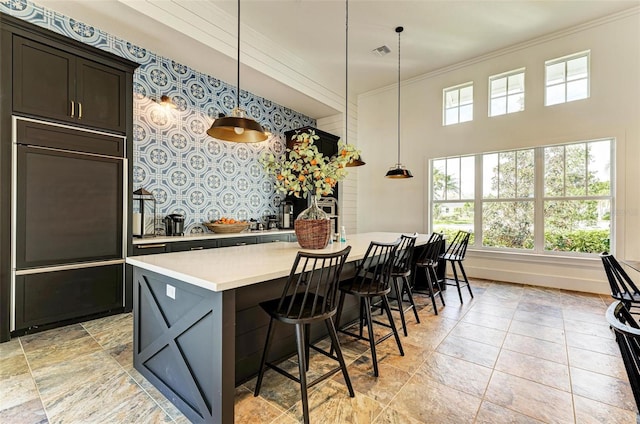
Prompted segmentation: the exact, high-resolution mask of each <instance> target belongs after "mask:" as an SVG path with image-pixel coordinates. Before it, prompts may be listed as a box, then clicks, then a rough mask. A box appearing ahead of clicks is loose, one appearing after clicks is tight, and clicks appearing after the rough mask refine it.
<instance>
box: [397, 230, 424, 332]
mask: <svg viewBox="0 0 640 424" xmlns="http://www.w3.org/2000/svg"><path fill="white" fill-rule="evenodd" d="M417 238H418V233H414V234H412V235H410V236H407V235H404V234H403V235H401V236H400V245H399V246H398V254H397V255H396V260H395V263H394V265H393V268H392V269H391V281H392V283H393V289H394V290H395V292H396V297H397V302H398V307H397V308H393V307H392V308H391V309H392V310H397V311H398V312H400V321H401V322H402V330H403V332H404V335H405V336H407V335H408V333H407V321H406V319H405V316H404V314H405V312H407V311H409V310H411V309H413V315H414V316H415V317H416V322H418V323H419V322H420V317H418V310H417V309H416V302H415V301H414V300H413V293H412V291H411V285H409V277H410V276H411V268H412V266H411V263H412V262H413V252H414V247H415V245H416V239H417ZM405 294H406V296H407V299H408V300H409V306H407V308H406V309H405V308H404V306H403V305H402V301H403V297H404V295H405Z"/></svg>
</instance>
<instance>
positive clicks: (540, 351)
mask: <svg viewBox="0 0 640 424" xmlns="http://www.w3.org/2000/svg"><path fill="white" fill-rule="evenodd" d="M502 348H503V349H507V350H513V351H516V352H520V353H524V354H527V355H531V356H536V357H538V358H542V359H547V360H549V361H554V362H558V363H560V364H567V363H568V361H567V348H566V347H565V345H564V344H559V343H552V342H548V341H546V340H540V339H536V338H533V337H528V336H521V335H519V334H513V333H508V334H507V337H506V338H505V339H504V344H503V346H502Z"/></svg>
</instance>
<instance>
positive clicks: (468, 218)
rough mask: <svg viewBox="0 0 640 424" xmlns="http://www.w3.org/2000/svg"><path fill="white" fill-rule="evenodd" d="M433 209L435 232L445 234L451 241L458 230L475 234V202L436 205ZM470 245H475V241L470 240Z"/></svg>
mask: <svg viewBox="0 0 640 424" xmlns="http://www.w3.org/2000/svg"><path fill="white" fill-rule="evenodd" d="M433 209H434V210H433V231H435V232H436V233H444V234H445V235H446V236H447V238H448V239H449V240H451V239H453V236H455V234H456V233H457V232H458V230H463V231H470V232H472V233H473V202H464V203H462V202H458V203H436V204H435V205H434V208H433ZM471 238H473V234H472V235H471ZM469 244H473V240H471V239H470V240H469Z"/></svg>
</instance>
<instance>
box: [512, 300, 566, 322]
mask: <svg viewBox="0 0 640 424" xmlns="http://www.w3.org/2000/svg"><path fill="white" fill-rule="evenodd" d="M517 312H529V313H532V314H542V315H545V316H549V317H554V318H562V317H563V316H562V307H561V306H559V305H558V304H557V301H556V303H553V304H551V305H548V304H546V303H536V298H527V296H526V295H523V296H522V299H521V300H520V303H518V307H517V308H516V313H517ZM514 315H515V314H514Z"/></svg>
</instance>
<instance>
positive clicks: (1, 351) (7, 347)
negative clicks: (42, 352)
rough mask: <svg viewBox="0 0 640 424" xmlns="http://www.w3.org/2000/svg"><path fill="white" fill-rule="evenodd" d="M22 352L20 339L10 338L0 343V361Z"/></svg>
mask: <svg viewBox="0 0 640 424" xmlns="http://www.w3.org/2000/svg"><path fill="white" fill-rule="evenodd" d="M22 354H23V352H22V345H21V344H20V339H12V340H10V341H8V342H5V343H0V361H3V360H5V359H7V358H11V357H12V356H16V355H22Z"/></svg>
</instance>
